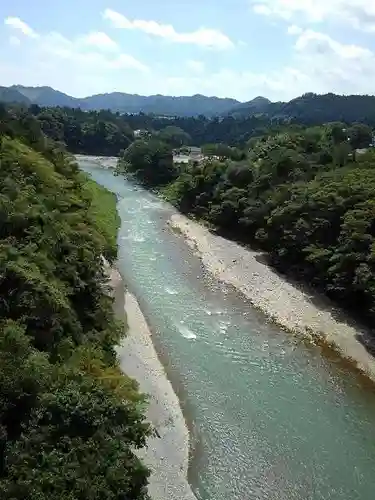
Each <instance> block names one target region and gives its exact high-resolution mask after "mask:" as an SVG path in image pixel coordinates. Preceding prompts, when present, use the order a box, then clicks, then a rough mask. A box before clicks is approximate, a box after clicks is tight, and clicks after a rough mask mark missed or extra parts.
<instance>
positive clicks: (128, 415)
mask: <svg viewBox="0 0 375 500" xmlns="http://www.w3.org/2000/svg"><path fill="white" fill-rule="evenodd" d="M0 113H1V131H0V134H1V135H0V164H1V168H0V269H1V273H0V497H1V498H2V499H4V500H6V499H9V500H18V499H19V500H21V499H29V500H43V499H45V500H47V499H48V500H49V499H51V498H56V499H72V500H73V499H77V498H82V499H88V498H90V499H92V500H95V499H97V500H99V499H100V500H103V499H104V500H123V499H124V498H127V499H134V500H142V499H147V498H148V495H147V478H148V474H149V472H148V470H147V469H146V468H145V467H144V466H143V464H142V463H141V462H140V460H139V459H138V458H137V456H136V455H135V453H134V450H136V449H137V448H140V447H142V446H144V444H145V439H146V437H147V436H148V434H149V433H150V428H149V425H148V424H147V422H146V421H145V417H144V414H143V409H142V408H143V397H142V396H141V395H140V394H139V393H138V390H137V384H136V383H135V382H134V381H133V380H131V379H129V378H127V377H126V376H124V375H123V374H122V373H121V371H120V369H119V366H118V363H117V358H116V354H115V346H116V345H117V344H118V342H119V340H120V336H121V335H122V332H123V327H122V325H120V324H118V322H117V321H116V320H115V318H114V313H113V308H112V299H111V298H110V296H109V294H108V291H109V290H108V285H107V277H106V274H105V272H104V269H103V262H102V256H103V255H104V256H106V257H107V258H108V259H109V260H111V261H112V260H113V259H114V258H115V256H116V240H115V235H116V232H117V228H118V218H117V216H116V210H115V203H116V201H115V198H113V199H108V197H109V198H110V197H111V196H112V195H111V194H110V193H106V192H104V191H101V190H99V191H98V190H95V189H94V188H93V186H92V184H91V185H90V182H89V181H88V180H87V178H86V176H85V175H83V174H82V173H80V171H79V169H78V167H77V165H76V164H75V163H74V162H72V161H71V160H70V159H69V157H67V156H66V155H65V154H64V152H63V151H62V150H61V148H59V147H58V146H57V145H56V144H55V143H53V142H52V141H51V140H49V139H47V138H46V136H45V135H44V134H43V133H42V130H41V129H42V128H43V127H41V124H40V122H39V121H38V120H37V119H36V118H35V116H33V115H28V114H27V113H26V112H21V114H20V115H17V114H14V113H13V112H10V113H8V112H7V111H6V110H5V109H4V108H3V109H1V110H0ZM91 182H92V181H91ZM99 197H100V200H99V199H98V198H99ZM104 226H106V228H107V229H106V230H105V229H104Z"/></svg>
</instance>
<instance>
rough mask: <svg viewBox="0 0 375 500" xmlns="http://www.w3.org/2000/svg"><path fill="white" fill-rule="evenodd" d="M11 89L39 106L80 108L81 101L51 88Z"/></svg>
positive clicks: (13, 87) (19, 87) (22, 87)
mask: <svg viewBox="0 0 375 500" xmlns="http://www.w3.org/2000/svg"><path fill="white" fill-rule="evenodd" d="M9 88H10V89H13V90H16V91H17V92H19V93H20V94H22V95H24V96H25V97H26V98H27V99H29V100H30V101H31V103H32V104H38V105H39V106H61V107H64V106H66V107H68V108H77V107H80V99H76V98H75V97H71V96H69V95H67V94H64V93H63V92H60V91H58V90H55V89H53V88H51V87H24V86H23V85H13V86H12V87H9Z"/></svg>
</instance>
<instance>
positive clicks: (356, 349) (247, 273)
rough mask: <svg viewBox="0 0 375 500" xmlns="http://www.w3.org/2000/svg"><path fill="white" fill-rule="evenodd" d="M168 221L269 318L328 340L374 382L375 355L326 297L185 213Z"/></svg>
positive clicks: (218, 273) (212, 268)
mask: <svg viewBox="0 0 375 500" xmlns="http://www.w3.org/2000/svg"><path fill="white" fill-rule="evenodd" d="M169 224H170V226H171V227H172V228H174V229H177V230H178V231H179V232H181V233H182V234H183V235H184V237H185V238H186V241H187V243H188V244H189V245H190V246H191V247H192V248H193V249H194V250H196V251H197V253H198V254H199V256H200V258H201V259H202V262H203V264H204V265H205V267H206V268H207V269H208V270H209V271H210V272H211V273H212V274H214V275H215V276H216V277H217V278H219V279H220V280H222V281H224V282H226V283H229V284H231V285H233V286H235V287H236V288H237V289H238V290H240V291H241V292H242V293H243V294H244V295H245V296H246V297H247V298H248V299H249V300H250V301H251V303H252V304H253V305H254V306H255V307H257V308H259V309H261V310H262V311H263V312H264V313H266V314H267V315H268V316H269V317H270V318H271V319H272V320H274V321H275V322H277V323H278V324H279V325H281V326H282V327H284V328H286V329H288V330H291V331H294V332H296V333H298V334H302V335H304V336H307V337H308V338H310V339H311V341H318V342H319V341H322V342H324V343H327V344H330V345H331V346H332V347H333V348H334V349H335V350H336V351H338V352H339V353H340V354H341V355H342V356H343V357H344V358H346V359H350V360H352V361H353V363H355V365H356V366H357V368H358V369H359V370H360V371H361V372H363V373H364V374H365V375H367V376H368V377H369V378H371V379H372V380H374V381H375V359H374V358H373V357H372V356H371V354H369V352H368V351H367V350H366V348H365V347H364V346H363V344H362V343H361V342H360V341H359V340H358V336H362V335H366V332H364V331H362V330H361V329H360V328H359V327H356V326H352V324H349V322H348V321H347V320H346V319H345V318H343V314H342V313H340V312H338V311H337V310H336V309H335V308H334V307H333V305H332V304H331V303H330V302H329V301H328V300H326V299H324V298H322V297H320V296H318V295H317V294H313V293H310V292H308V291H305V290H302V289H301V288H300V287H298V286H296V285H294V284H292V283H290V282H288V281H287V280H286V279H285V278H284V277H283V276H280V275H279V274H277V273H276V272H275V271H274V270H273V269H272V268H271V267H270V266H268V265H267V264H266V263H265V261H264V258H263V255H262V253H260V252H257V251H253V250H249V249H247V248H244V247H243V246H241V245H239V244H237V243H235V242H233V241H230V240H227V239H225V238H222V237H220V236H217V235H215V234H212V233H211V232H210V231H209V230H208V229H207V228H206V227H204V226H202V225H201V224H198V223H197V222H195V221H192V220H191V219H189V218H187V217H185V216H184V215H181V214H175V215H173V216H172V218H171V220H170V221H169Z"/></svg>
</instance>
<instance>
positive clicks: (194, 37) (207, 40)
mask: <svg viewBox="0 0 375 500" xmlns="http://www.w3.org/2000/svg"><path fill="white" fill-rule="evenodd" d="M103 17H104V18H105V19H107V20H109V21H111V23H112V24H113V26H115V27H116V28H120V29H126V30H139V31H143V32H144V33H147V34H148V35H153V36H157V37H160V38H164V39H166V40H169V41H171V42H175V43H187V44H193V45H198V46H200V47H208V48H214V49H219V50H225V49H230V48H232V47H233V46H234V43H233V42H232V41H231V40H230V38H229V37H227V35H225V34H224V33H222V32H221V31H219V30H215V29H210V28H203V27H202V28H199V29H197V30H196V31H192V32H187V33H179V32H178V31H176V30H175V28H174V27H173V26H172V25H171V24H160V23H158V22H156V21H145V20H142V19H134V20H130V19H128V18H127V17H125V16H123V15H122V14H120V13H119V12H116V11H114V10H111V9H106V10H105V11H104V13H103Z"/></svg>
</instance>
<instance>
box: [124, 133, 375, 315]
mask: <svg viewBox="0 0 375 500" xmlns="http://www.w3.org/2000/svg"><path fill="white" fill-rule="evenodd" d="M371 135H372V131H371V129H370V128H369V127H367V126H364V125H361V124H356V125H354V126H352V127H349V128H347V127H346V126H345V125H344V124H342V123H332V124H327V125H324V126H320V127H310V128H304V127H301V126H299V127H296V126H291V127H290V128H289V129H285V128H284V130H283V132H277V133H274V132H272V130H270V131H269V133H267V134H264V136H263V137H260V138H258V139H252V140H250V141H249V142H248V144H247V147H246V149H245V150H244V151H243V152H244V158H243V159H242V160H241V161H233V160H230V159H225V158H222V159H221V160H220V161H218V160H215V159H207V160H205V161H203V162H201V163H199V162H195V163H194V162H192V163H190V164H188V165H183V166H181V165H179V166H176V165H175V166H173V161H172V155H171V152H170V153H169V155H168V153H167V149H166V146H165V144H164V145H163V143H161V142H160V141H159V140H155V138H151V139H149V140H148V141H146V144H141V143H140V142H135V143H133V144H132V145H131V146H130V147H129V148H128V149H127V150H126V151H125V153H124V155H123V156H122V158H121V160H120V162H119V167H118V169H119V171H122V172H124V171H125V172H132V173H133V175H135V176H136V178H138V179H139V180H140V181H141V182H144V183H146V185H148V186H150V185H151V186H152V187H157V188H158V189H162V192H163V194H164V195H165V196H167V197H168V199H169V200H170V201H172V202H173V203H174V204H175V205H176V206H177V207H178V208H179V209H180V210H181V211H182V212H184V213H187V214H192V215H194V216H197V217H198V218H201V219H204V220H206V221H207V222H208V223H209V224H211V226H212V227H213V228H216V229H217V230H218V231H220V232H222V233H224V234H226V235H229V236H231V237H232V238H235V239H237V240H240V241H242V242H245V243H251V244H254V243H255V244H256V245H259V246H261V247H262V248H263V249H265V250H267V251H268V252H269V255H270V259H271V261H272V262H273V263H274V264H275V265H276V266H277V267H278V268H279V269H280V270H282V271H285V272H286V273H289V274H294V276H295V277H297V278H298V279H301V280H304V281H307V282H308V283H310V284H312V285H314V286H316V287H318V288H319V289H320V290H322V291H323V292H325V293H326V294H327V295H328V296H330V297H331V298H333V299H335V300H337V301H338V302H340V304H342V305H343V306H345V307H347V308H351V309H353V310H355V311H356V312H360V313H361V315H362V316H363V317H365V318H366V319H367V320H368V321H369V323H370V324H372V322H373V320H374V319H375V153H374V152H372V151H371V150H369V151H368V152H364V151H362V150H359V151H357V150H358V148H361V147H363V146H364V145H365V144H368V143H369V138H370V137H371ZM152 151H153V153H152ZM144 153H147V154H146V156H144ZM228 156H229V154H228ZM145 159H147V161H145ZM145 181H146V182H145Z"/></svg>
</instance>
